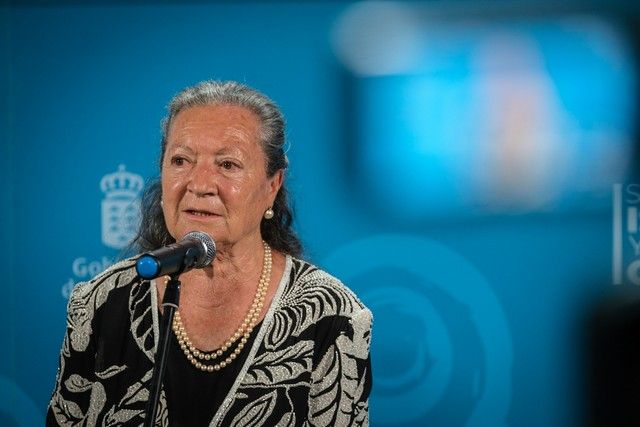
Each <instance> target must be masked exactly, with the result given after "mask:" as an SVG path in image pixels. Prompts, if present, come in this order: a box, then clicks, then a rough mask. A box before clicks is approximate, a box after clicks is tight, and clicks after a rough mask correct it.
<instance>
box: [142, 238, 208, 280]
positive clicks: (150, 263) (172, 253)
mask: <svg viewBox="0 0 640 427" xmlns="http://www.w3.org/2000/svg"><path fill="white" fill-rule="evenodd" d="M215 255H216V244H215V242H214V241H213V239H212V238H211V236H209V235H208V234H207V233H204V232H202V231H191V232H189V233H187V234H185V236H184V237H183V238H182V240H180V241H179V242H177V243H174V244H172V245H168V246H164V247H162V248H160V249H156V250H154V251H151V252H147V253H144V254H142V255H141V256H140V258H138V261H137V262H136V271H137V272H138V275H139V276H140V277H141V278H143V279H147V280H150V279H155V278H156V277H159V276H165V275H169V274H173V273H179V274H180V273H184V272H185V271H189V270H191V269H192V268H204V267H206V266H208V265H209V264H211V261H213V257H214V256H215Z"/></svg>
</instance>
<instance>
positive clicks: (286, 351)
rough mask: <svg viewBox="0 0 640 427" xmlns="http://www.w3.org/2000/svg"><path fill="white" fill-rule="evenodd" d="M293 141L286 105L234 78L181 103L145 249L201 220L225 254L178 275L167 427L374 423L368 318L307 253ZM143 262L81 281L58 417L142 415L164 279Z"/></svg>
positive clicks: (147, 203)
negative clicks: (295, 208) (291, 191)
mask: <svg viewBox="0 0 640 427" xmlns="http://www.w3.org/2000/svg"><path fill="white" fill-rule="evenodd" d="M284 139H285V138H284V120H283V117H282V114H281V113H280V111H279V110H278V108H277V107H276V106H275V105H274V103H273V102H272V101H271V100H269V99H268V98H266V97H265V96H264V95H262V94H260V93H258V92H256V91H255V90H253V89H251V88H248V87H246V86H244V85H241V84H238V83H234V82H216V81H209V82H203V83H200V84H198V85H197V86H194V87H191V88H187V89H186V90H184V91H182V92H181V93H179V94H178V95H177V96H176V97H175V98H174V99H173V100H172V101H171V103H170V105H169V114H168V117H167V119H166V120H165V121H164V124H163V137H162V147H161V156H160V164H161V179H160V183H157V184H156V185H155V186H151V188H150V189H149V190H148V191H147V193H146V195H145V200H144V203H143V206H144V207H143V211H144V212H143V220H142V225H141V229H140V232H139V234H138V238H137V244H138V246H139V248H140V249H142V250H150V249H155V248H158V247H161V246H163V245H167V244H169V243H172V242H174V241H176V240H180V239H181V238H182V237H183V236H184V235H185V234H186V233H188V232H190V231H192V230H200V231H204V232H206V233H208V234H209V235H211V236H213V237H214V239H215V241H216V244H217V247H218V251H217V254H216V257H215V260H214V262H213V263H212V264H211V265H210V266H209V267H206V268H203V269H194V270H190V271H188V272H186V273H183V274H182V275H181V276H180V280H181V282H182V297H181V302H180V307H179V310H178V312H177V313H176V317H175V320H174V323H173V333H172V334H171V338H170V342H169V354H168V362H167V372H166V376H165V379H164V383H163V386H162V390H161V394H160V401H159V405H160V406H159V410H158V415H157V417H156V420H155V421H156V424H157V425H171V426H180V425H184V426H198V425H212V426H245V425H247V426H248V425H251V426H257V425H265V426H275V425H278V426H294V425H314V426H315V425H318V426H329V425H332V426H333V425H337V426H345V425H368V396H369V392H370V389H371V367H370V358H369V342H370V333H371V312H370V311H369V310H368V309H367V308H366V307H365V306H364V305H363V304H362V303H361V302H360V301H359V300H358V298H357V297H356V296H355V295H354V294H353V292H351V291H350V290H349V289H348V288H346V287H345V286H344V285H343V284H342V283H341V282H340V281H338V280H337V279H335V278H334V277H332V276H330V275H329V274H327V273H325V272H323V271H321V270H319V269H318V268H317V267H315V266H313V265H311V264H309V263H307V262H305V261H303V260H301V259H299V258H298V257H299V256H300V253H301V245H300V243H299V241H298V239H297V237H296V235H295V234H294V232H293V230H292V229H291V222H292V215H291V211H290V209H289V207H288V205H287V192H286V189H285V185H284V183H285V174H284V171H285V169H286V167H287V158H286V156H285V153H284V150H283V145H284ZM134 263H135V258H133V259H130V260H126V261H123V262H120V263H118V264H116V265H114V266H112V267H111V268H109V269H108V270H106V271H105V272H103V273H101V274H100V275H98V276H97V277H95V278H94V279H93V280H91V281H90V282H87V283H82V284H80V285H78V286H77V287H76V288H75V289H74V291H73V294H72V296H71V298H70V301H69V307H68V316H67V332H66V335H65V337H64V342H63V345H62V351H61V356H60V368H59V371H58V375H57V380H56V385H55V390H54V393H53V396H52V398H51V402H50V404H49V410H48V414H47V423H48V424H50V425H56V424H60V425H72V424H73V425H75V424H82V425H122V424H130V425H139V424H142V423H143V421H144V416H145V406H146V402H147V400H148V399H149V388H150V382H151V376H152V372H153V364H154V362H153V361H154V354H155V351H156V348H157V341H158V328H159V326H158V325H159V320H160V318H161V317H162V316H163V313H162V310H161V308H160V305H159V302H160V301H162V297H163V293H164V290H165V286H166V282H167V279H168V278H163V279H156V280H152V281H150V282H149V281H144V280H141V279H140V278H139V277H138V276H137V274H136V272H135V268H134Z"/></svg>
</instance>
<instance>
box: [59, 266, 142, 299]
mask: <svg viewBox="0 0 640 427" xmlns="http://www.w3.org/2000/svg"><path fill="white" fill-rule="evenodd" d="M135 261H136V259H135V258H128V259H125V260H122V261H119V262H116V263H115V264H113V265H111V266H110V267H108V268H107V269H105V270H104V271H103V272H101V273H98V274H97V275H96V276H94V277H93V278H92V279H90V280H89V281H87V282H80V283H78V284H77V285H76V286H75V287H74V288H73V291H72V293H71V297H70V300H74V299H76V300H77V299H86V298H88V297H90V296H94V297H95V298H96V299H97V300H98V301H96V303H97V304H98V305H100V302H104V300H105V299H106V297H107V295H108V293H109V292H110V291H112V290H113V289H116V288H120V287H123V286H127V285H130V284H131V283H133V282H135V281H136V279H137V277H138V276H137V273H136V270H135Z"/></svg>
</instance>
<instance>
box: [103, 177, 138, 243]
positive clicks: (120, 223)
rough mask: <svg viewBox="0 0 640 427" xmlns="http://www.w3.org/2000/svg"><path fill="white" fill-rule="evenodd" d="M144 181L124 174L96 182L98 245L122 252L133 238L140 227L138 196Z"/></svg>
mask: <svg viewBox="0 0 640 427" xmlns="http://www.w3.org/2000/svg"><path fill="white" fill-rule="evenodd" d="M143 186H144V179H143V178H142V177H141V176H140V175H136V174H134V173H131V172H127V171H126V170H125V165H120V166H119V167H118V171H117V172H115V173H112V174H108V175H105V176H104V177H103V178H102V180H100V189H101V190H102V191H103V192H104V194H105V197H104V199H103V200H102V243H104V244H105V245H106V246H109V247H110V248H114V249H122V248H124V247H125V246H127V245H128V244H129V243H130V242H131V241H132V240H133V239H134V238H135V236H136V232H137V231H138V226H139V224H140V192H141V191H142V187H143Z"/></svg>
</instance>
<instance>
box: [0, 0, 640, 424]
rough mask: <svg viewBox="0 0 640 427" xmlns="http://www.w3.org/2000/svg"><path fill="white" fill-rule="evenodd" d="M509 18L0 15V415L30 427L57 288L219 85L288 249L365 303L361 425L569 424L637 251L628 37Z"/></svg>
mask: <svg viewBox="0 0 640 427" xmlns="http://www.w3.org/2000/svg"><path fill="white" fill-rule="evenodd" d="M451 3H459V2H451ZM505 4H508V3H506V2H504V3H502V6H499V4H498V2H496V3H493V5H494V6H493V7H494V8H495V9H496V10H495V11H494V12H492V13H485V12H486V11H485V12H483V10H482V8H478V7H477V6H473V7H472V5H471V4H467V5H466V6H465V5H464V4H463V5H462V7H450V8H448V7H447V5H448V3H447V2H439V3H438V4H437V6H436V5H431V4H430V3H416V2H411V3H393V4H392V3H388V4H383V5H382V6H381V4H379V3H372V4H363V3H359V4H355V5H354V4H351V3H339V2H329V3H322V2H317V3H313V2H309V3H301V4H297V3H287V2H266V3H243V2H240V3H238V4H232V3H231V2H229V3H226V2H222V3H209V4H193V5H178V4H173V3H161V4H137V5H125V4H121V3H113V4H111V3H109V2H102V3H93V4H91V5H76V4H73V3H70V4H49V5H46V6H44V5H39V4H38V2H35V4H31V5H27V6H18V5H13V6H8V5H4V6H2V7H1V8H0V19H1V20H0V28H2V30H1V31H2V40H1V41H0V43H1V44H0V49H1V50H0V61H1V64H2V72H0V90H1V91H2V92H1V93H2V97H1V98H2V102H3V108H2V111H3V114H2V117H1V119H0V126H1V127H0V138H2V155H1V156H0V162H1V164H0V174H1V175H0V185H1V186H2V188H1V190H2V191H1V193H0V194H2V197H1V200H2V206H1V212H2V216H1V218H2V220H1V230H2V236H1V237H2V245H0V251H1V252H0V256H1V258H0V259H2V260H4V263H3V271H4V278H3V279H4V280H3V287H2V288H3V292H4V296H3V298H2V300H3V301H4V302H5V304H3V308H4V310H2V311H0V316H1V317H0V321H1V324H2V325H3V326H4V327H3V328H2V332H0V334H1V335H0V339H1V340H2V342H3V343H4V345H3V351H1V352H0V424H1V425H38V424H41V423H42V421H43V418H44V414H45V411H46V405H47V403H48V399H49V397H50V393H51V391H52V388H53V382H54V379H55V372H56V367H57V363H58V352H59V348H60V344H61V341H62V335H63V332H64V320H65V308H66V302H67V299H66V298H67V296H68V294H69V291H70V289H71V288H72V287H73V285H74V284H75V283H77V282H79V281H83V280H87V279H88V278H90V277H91V276H93V275H94V274H96V273H97V272H99V271H101V270H102V269H104V268H106V267H107V266H108V265H109V264H110V263H111V262H113V261H114V260H115V259H116V258H118V257H119V256H120V255H121V251H122V246H123V244H122V242H123V240H122V239H124V240H125V241H126V238H127V236H128V235H129V234H128V233H129V231H128V229H127V227H128V226H130V225H131V224H132V223H135V213H136V212H135V207H136V204H135V203H136V200H137V198H138V196H139V192H138V190H139V188H138V187H137V184H135V185H133V186H131V185H130V184H129V183H131V182H134V183H138V182H142V181H145V182H148V181H149V180H151V179H153V178H154V177H156V176H157V174H158V168H157V156H158V153H159V122H160V119H161V118H162V117H163V116H164V114H165V109H164V106H165V105H166V103H167V102H168V100H169V99H170V98H171V97H172V96H173V94H175V93H176V92H177V91H178V90H180V89H182V88H183V87H185V86H187V85H191V84H194V83H196V82H198V81H201V80H205V79H212V78H214V79H232V80H239V81H241V82H246V83H247V84H249V85H251V86H253V87H255V88H257V89H259V90H261V91H263V92H265V93H266V94H268V95H269V96H270V97H272V98H273V99H274V100H275V101H276V102H277V103H278V104H279V105H280V106H281V108H282V110H283V111H284V114H285V116H286V118H287V123H288V132H287V137H288V140H289V141H290V144H291V146H290V149H289V152H288V156H289V159H290V163H291V168H290V170H289V171H288V176H287V180H288V185H289V188H290V190H291V192H292V198H293V201H294V205H295V210H296V228H297V230H298V231H299V233H300V235H301V237H302V240H303V242H304V244H305V247H306V255H307V258H309V259H310V260H311V261H313V262H315V263H317V264H318V265H320V266H321V267H323V268H325V269H326V270H328V271H330V272H331V273H333V274H334V275H336V276H338V277H340V278H341V279H342V280H343V281H344V282H345V283H346V284H347V285H349V286H350V287H351V288H353V289H354V290H355V291H356V292H357V293H358V294H359V295H360V296H361V298H362V299H363V301H364V302H365V303H366V304H367V305H368V306H369V307H370V308H371V309H372V310H373V313H374V333H373V347H372V357H373V369H374V389H373V393H372V396H371V402H370V406H371V424H372V425H374V426H413V425H431V426H489V425H490V426H503V425H504V426H506V425H513V426H541V425H545V426H554V425H555V426H558V425H560V426H564V425H580V424H581V423H582V422H583V414H584V399H585V392H584V389H585V387H584V385H585V376H584V370H585V367H584V361H585V357H586V355H585V350H584V346H583V340H582V339H583V333H584V319H585V316H586V315H587V313H588V310H589V307H590V304H591V303H592V302H593V301H594V300H595V299H596V298H597V297H598V296H600V295H602V294H604V293H606V292H607V291H608V290H610V289H611V288H612V287H613V286H614V285H613V284H612V276H611V271H612V262H613V265H614V267H615V265H617V266H618V267H620V268H621V269H622V270H620V271H622V273H621V274H622V275H623V276H624V275H633V271H632V272H626V271H625V270H624V268H626V267H627V266H628V265H630V263H631V262H632V260H633V259H635V257H636V256H637V254H636V253H635V252H634V250H633V246H632V245H630V244H629V241H628V240H629V238H631V237H634V236H636V234H635V233H637V226H636V228H635V229H633V227H631V226H628V224H630V222H626V221H627V220H626V219H625V218H626V216H625V215H627V214H628V212H630V211H629V210H628V209H629V208H633V207H634V204H637V203H638V201H635V199H633V200H632V199H631V198H630V197H629V195H630V194H631V193H630V187H629V186H628V185H627V186H619V187H616V188H618V191H619V196H620V197H619V198H618V199H612V191H613V190H612V189H613V188H614V187H613V185H614V184H615V183H623V182H624V181H625V179H628V174H629V172H630V170H631V169H630V164H631V159H632V157H631V149H632V146H633V144H634V142H635V136H636V135H635V133H634V132H635V128H636V126H637V124H636V123H635V114H637V107H638V105H637V100H636V98H635V97H634V94H635V93H636V90H637V81H636V79H637V66H636V64H635V59H634V58H635V56H634V47H633V45H632V40H633V37H632V36H633V35H632V34H631V33H629V32H628V30H627V27H626V26H625V25H624V22H622V23H621V22H619V21H618V20H615V19H614V20H612V19H610V18H608V16H609V15H607V14H604V15H603V14H601V13H600V11H602V10H604V11H607V12H611V11H615V10H614V9H611V10H609V9H598V10H593V9H579V8H578V9H576V10H574V11H572V10H569V11H567V10H565V11H563V12H562V13H559V12H558V13H548V11H547V12H546V13H544V14H540V13H538V10H537V9H536V6H535V5H534V4H531V5H529V6H527V5H526V4H524V5H523V6H521V7H520V8H519V9H517V10H516V11H514V10H512V9H511V8H509V7H505V6H504V5H505ZM380 7H382V8H381V9H380ZM465 7H466V8H467V9H468V10H467V9H465ZM501 7H502V8H501ZM385 8H388V9H385ZM552 12H553V11H552ZM623 12H624V11H623ZM625 13H626V12H624V13H623V14H622V15H624V14H625ZM514 58H515V59H514ZM612 112H615V114H612ZM127 174H128V175H127ZM124 177H126V178H127V179H129V181H126V183H125V181H122V179H124ZM130 180H133V181H130ZM625 191H626V192H625ZM612 200H613V201H612ZM617 208H619V209H620V212H619V216H618V217H617V218H618V219H617V220H615V218H616V217H615V216H614V217H613V218H614V221H613V222H612V212H614V213H615V209H617ZM636 215H637V213H636ZM612 226H613V230H614V231H613V233H612ZM616 227H619V228H618V229H616ZM625 227H626V228H625ZM615 236H618V237H620V239H618V240H616V238H615ZM119 239H120V240H119ZM616 245H619V246H618V250H617V252H616V249H615V248H616ZM612 248H614V250H613V251H612ZM632 279H633V277H632Z"/></svg>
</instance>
